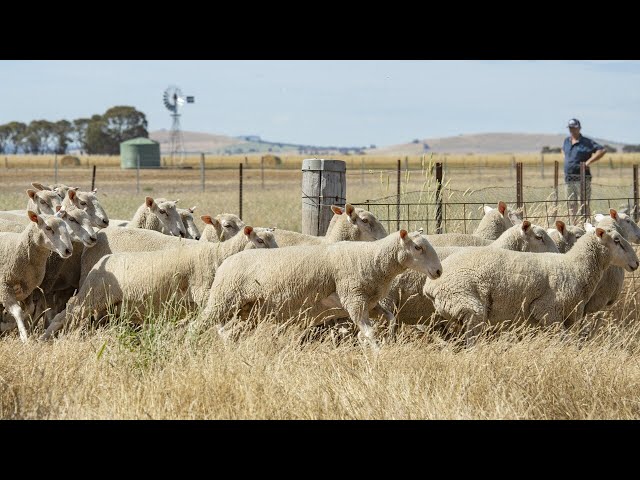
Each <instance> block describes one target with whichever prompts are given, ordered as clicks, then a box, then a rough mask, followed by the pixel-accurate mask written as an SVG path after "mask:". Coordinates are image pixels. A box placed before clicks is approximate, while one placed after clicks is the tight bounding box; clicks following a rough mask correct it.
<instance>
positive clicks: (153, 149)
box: [120, 137, 160, 168]
mask: <svg viewBox="0 0 640 480" xmlns="http://www.w3.org/2000/svg"><path fill="white" fill-rule="evenodd" d="M138 155H140V168H159V167H160V144H159V143H158V142H154V141H153V140H150V139H148V138H144V137H138V138H132V139H131V140H127V141H126V142H122V143H121V144H120V168H136V166H137V161H138V160H137V159H138Z"/></svg>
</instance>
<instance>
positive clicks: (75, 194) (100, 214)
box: [67, 187, 109, 228]
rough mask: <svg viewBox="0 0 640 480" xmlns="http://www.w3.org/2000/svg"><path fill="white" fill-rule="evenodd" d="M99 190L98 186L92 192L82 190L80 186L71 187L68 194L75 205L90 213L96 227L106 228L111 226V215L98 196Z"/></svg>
mask: <svg viewBox="0 0 640 480" xmlns="http://www.w3.org/2000/svg"><path fill="white" fill-rule="evenodd" d="M97 191H98V189H97V188H96V189H94V190H93V191H91V192H80V191H78V187H73V188H69V190H68V191H67V196H68V197H69V199H70V200H71V203H73V205H75V206H76V207H78V208H81V209H82V210H84V211H85V212H87V213H88V214H89V217H90V218H91V223H92V225H93V226H94V227H96V228H104V227H108V226H109V217H108V216H107V212H105V211H104V208H102V205H100V202H99V201H98V198H97V197H96V192H97Z"/></svg>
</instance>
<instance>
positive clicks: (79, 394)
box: [0, 309, 640, 419]
mask: <svg viewBox="0 0 640 480" xmlns="http://www.w3.org/2000/svg"><path fill="white" fill-rule="evenodd" d="M187 317H188V316H187ZM303 337H304V331H303V329H302V328H301V327H298V326H295V325H293V326H289V327H286V328H279V327H278V326H276V325H274V324H272V323H270V322H266V321H265V322H262V323H259V324H258V326H257V327H256V328H254V329H252V330H248V331H245V332H243V333H241V335H240V336H239V338H238V339H236V340H233V341H228V342H227V343H225V342H223V341H222V340H220V339H219V338H218V336H217V334H215V333H214V332H213V330H205V331H204V332H200V333H198V334H194V333H193V332H192V331H191V330H190V329H189V320H188V319H187V320H185V319H184V317H181V316H179V315H175V312H174V311H173V310H171V309H166V310H165V311H164V312H161V313H160V314H159V315H158V316H156V317H154V318H153V319H152V320H151V321H148V322H147V323H145V324H144V325H143V326H142V327H135V326H133V325H131V324H129V323H128V322H127V321H126V320H125V319H120V320H119V321H115V320H113V321H112V323H111V324H109V325H108V326H106V327H103V328H98V329H97V330H95V331H87V330H86V329H85V330H80V331H78V330H76V331H71V332H68V333H66V334H64V335H62V336H61V337H60V338H58V339H56V340H55V341H53V342H51V343H35V342H32V343H30V344H27V345H23V344H22V343H20V341H19V340H18V339H17V337H11V338H3V339H2V341H0V418H3V419H35V418H37V419H116V418H118V419H121V418H124V419H151V418H153V419H598V418H599V419H632V418H638V417H639V416H640V397H639V396H638V391H639V390H638V388H639V387H640V363H639V362H638V360H639V359H640V350H639V348H638V343H637V339H636V337H637V328H634V329H624V330H623V329H620V328H617V327H615V326H613V325H609V326H608V328H604V329H603V330H602V331H601V333H600V335H598V336H596V338H594V339H592V340H589V341H587V342H583V343H580V342H578V341H576V340H564V341H563V340H561V338H560V336H559V335H558V334H557V333H554V332H546V333H545V332H538V333H536V334H534V333H530V334H526V335H519V336H518V335H515V334H513V333H509V332H507V333H506V334H502V335H500V336H498V337H497V338H485V339H483V340H482V341H480V342H479V344H478V345H477V346H476V347H474V348H472V349H468V350H467V349H464V348H461V347H460V345H459V344H458V343H456V342H455V341H444V340H443V339H442V338H440V337H439V336H438V335H437V334H435V333H428V334H416V333H412V332H409V331H408V330H406V331H404V332H403V333H402V334H401V335H400V338H399V339H398V341H397V342H395V343H389V344H386V345H383V346H382V347H381V349H380V351H379V353H377V354H376V353H375V352H373V351H371V350H370V349H368V348H365V347H361V346H360V345H358V344H357V342H354V341H343V342H341V343H336V342H335V341H334V339H333V337H332V336H331V335H329V334H324V335H322V336H320V337H319V338H317V339H316V340H308V341H305V340H303ZM518 337H519V338H518Z"/></svg>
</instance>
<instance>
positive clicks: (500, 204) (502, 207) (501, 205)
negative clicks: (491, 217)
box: [498, 200, 507, 215]
mask: <svg viewBox="0 0 640 480" xmlns="http://www.w3.org/2000/svg"><path fill="white" fill-rule="evenodd" d="M498 210H499V211H500V213H501V214H502V215H504V212H506V211H507V204H506V203H504V202H503V201H502V200H500V201H499V202H498Z"/></svg>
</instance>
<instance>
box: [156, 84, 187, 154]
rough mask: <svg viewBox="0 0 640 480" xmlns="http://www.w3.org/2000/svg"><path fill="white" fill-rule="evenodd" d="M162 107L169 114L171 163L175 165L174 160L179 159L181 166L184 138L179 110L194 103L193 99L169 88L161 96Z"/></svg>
mask: <svg viewBox="0 0 640 480" xmlns="http://www.w3.org/2000/svg"><path fill="white" fill-rule="evenodd" d="M162 100H163V102H164V106H165V107H166V108H167V110H169V111H170V112H171V119H172V122H171V132H170V135H169V151H170V152H171V153H170V155H171V163H172V164H173V165H175V160H176V158H178V159H179V162H178V164H179V165H182V162H183V160H184V153H185V152H184V138H183V137H182V130H181V129H180V113H179V109H180V108H181V107H182V106H183V105H184V104H185V103H194V101H195V99H194V97H185V96H184V95H182V91H180V89H179V88H178V87H176V86H174V85H171V86H169V87H168V88H167V89H166V90H165V91H164V95H163V96H162Z"/></svg>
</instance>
